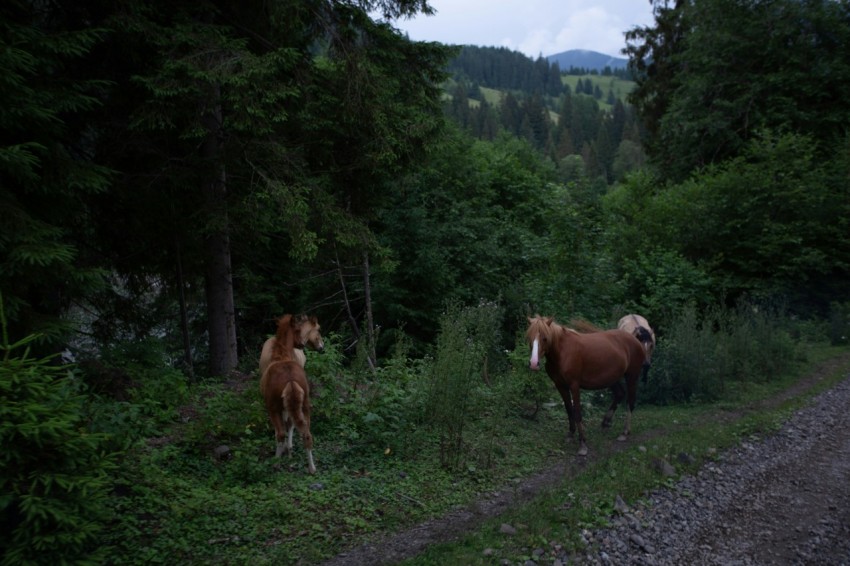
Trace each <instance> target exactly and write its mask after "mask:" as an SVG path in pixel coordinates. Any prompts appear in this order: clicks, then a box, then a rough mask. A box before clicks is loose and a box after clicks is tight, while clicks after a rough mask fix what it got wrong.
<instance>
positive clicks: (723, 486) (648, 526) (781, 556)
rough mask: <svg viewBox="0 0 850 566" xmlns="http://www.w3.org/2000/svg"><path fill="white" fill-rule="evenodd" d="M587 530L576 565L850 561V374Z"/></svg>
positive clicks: (832, 563) (846, 563) (829, 562)
mask: <svg viewBox="0 0 850 566" xmlns="http://www.w3.org/2000/svg"><path fill="white" fill-rule="evenodd" d="M586 538H587V539H588V542H589V543H590V545H589V549H590V551H589V552H588V553H587V554H585V555H584V556H581V557H572V558H573V559H572V560H571V561H570V563H573V564H647V565H650V564H651V565H668V564H669V565H679V564H683V565H684V564H687V565H691V564H693V565H697V564H699V565H718V566H719V565H723V566H727V565H733V564H735V565H742V566H743V565H762V564H764V565H767V564H818V565H820V564H824V565H827V564H828V565H840V564H844V565H850V377H848V378H845V379H844V380H843V381H842V382H841V383H840V384H838V385H837V386H836V387H834V388H832V389H830V390H827V391H825V392H823V393H821V394H820V395H818V396H817V397H816V398H815V399H814V400H813V402H812V403H811V404H810V405H808V406H806V407H805V408H803V409H801V410H799V411H798V412H797V413H796V414H795V415H794V416H793V417H792V418H791V419H789V420H788V421H787V422H786V423H785V425H784V426H783V427H782V429H781V430H780V431H779V433H777V434H775V435H773V436H770V437H769V438H767V439H764V440H761V441H759V442H745V443H743V444H741V445H740V446H738V447H736V448H734V449H731V450H729V451H726V452H724V453H722V454H721V455H720V457H719V458H718V459H717V461H716V462H713V463H711V464H708V465H706V466H704V467H703V468H702V469H701V470H700V472H699V473H698V474H697V475H696V476H690V477H685V478H682V479H681V480H680V481H679V482H678V483H677V484H676V485H675V487H673V488H671V489H663V490H657V491H655V492H653V493H652V494H651V496H650V497H649V498H648V501H646V502H645V503H642V504H640V505H637V506H635V507H634V508H632V509H628V510H625V512H623V513H621V514H619V515H618V516H617V517H616V518H614V519H613V520H612V525H611V528H608V529H605V530H601V531H597V532H594V533H589V534H588V536H587V537H586ZM565 558H566V557H565ZM562 563H567V562H566V560H563V561H562Z"/></svg>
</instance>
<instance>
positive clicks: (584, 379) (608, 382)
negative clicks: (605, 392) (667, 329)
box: [526, 316, 646, 456]
mask: <svg viewBox="0 0 850 566" xmlns="http://www.w3.org/2000/svg"><path fill="white" fill-rule="evenodd" d="M526 338H527V339H528V343H529V345H530V346H531V359H530V360H529V367H530V368H531V369H532V370H538V369H540V358H542V357H544V356H545V357H546V373H547V374H549V378H550V379H551V380H552V382H553V383H554V384H555V388H557V390H558V393H560V394H561V399H563V400H564V408H565V409H566V410H567V417H568V418H569V421H570V435H571V436H572V435H574V434H575V431H576V426H578V438H579V451H578V454H579V456H585V455H586V454H587V443H586V440H585V436H584V424H583V423H582V416H581V390H582V389H604V388H606V387H611V389H612V391H613V393H614V401H613V403H612V404H611V407H610V408H609V409H608V412H607V413H606V414H605V418H604V419H603V420H602V426H603V427H608V426H611V420H612V419H613V417H614V411H615V410H616V409H617V404H618V403H619V402H621V401H622V400H623V396H624V391H623V385H622V383H621V382H620V380H621V379H622V378H623V377H624V376H625V378H626V389H627V391H628V404H629V411H628V413H626V426H625V429H624V430H623V434H622V435H620V437H619V438H618V439H617V440H621V441H622V440H625V439H626V437H628V435H629V433H630V432H631V417H632V411H634V410H635V400H636V396H637V386H638V378H639V377H640V372H641V368H642V366H643V362H644V360H645V359H646V353H645V352H644V349H643V346H641V344H640V342H638V340H637V338H635V337H634V336H632V335H631V334H629V333H628V332H624V331H622V330H605V331H602V332H592V333H589V334H580V333H579V332H576V331H575V330H573V329H571V328H566V327H564V326H561V325H560V324H557V323H556V322H554V321H553V319H552V317H545V318H544V317H540V316H535V317H534V318H529V319H528V331H527V332H526Z"/></svg>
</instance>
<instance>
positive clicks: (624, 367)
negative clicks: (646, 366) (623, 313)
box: [581, 329, 646, 386]
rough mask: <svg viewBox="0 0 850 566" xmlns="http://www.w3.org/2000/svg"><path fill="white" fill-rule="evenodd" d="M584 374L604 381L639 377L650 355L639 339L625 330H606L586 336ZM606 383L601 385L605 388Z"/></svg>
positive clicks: (582, 357)
mask: <svg viewBox="0 0 850 566" xmlns="http://www.w3.org/2000/svg"><path fill="white" fill-rule="evenodd" d="M581 338H582V348H581V360H582V362H581V363H582V371H583V373H585V374H587V375H597V376H599V377H600V378H603V376H604V377H605V378H608V379H620V378H621V377H623V375H629V376H631V375H635V376H636V375H638V374H639V373H640V371H641V369H642V367H643V362H644V359H645V357H646V352H645V351H644V349H643V346H641V343H640V342H639V341H638V339H637V338H635V337H634V336H632V335H631V334H629V333H628V332H626V331H624V330H619V329H615V330H606V331H603V332H595V333H593V334H584V335H582V337H581ZM603 385H604V384H600V386H603Z"/></svg>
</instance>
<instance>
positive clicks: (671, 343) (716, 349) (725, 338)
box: [641, 303, 798, 404]
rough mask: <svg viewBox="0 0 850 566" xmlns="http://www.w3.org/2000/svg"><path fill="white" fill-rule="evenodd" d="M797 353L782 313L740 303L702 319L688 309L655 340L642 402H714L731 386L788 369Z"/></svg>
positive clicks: (767, 378)
mask: <svg viewBox="0 0 850 566" xmlns="http://www.w3.org/2000/svg"><path fill="white" fill-rule="evenodd" d="M797 356H798V349H797V345H796V343H795V342H794V340H793V339H792V338H791V334H790V332H789V331H788V330H787V328H786V325H785V317H784V316H783V313H782V311H781V310H779V309H776V308H771V307H763V306H757V305H753V304H749V303H742V304H740V305H739V306H738V307H737V308H734V309H728V308H715V309H709V310H707V311H705V312H703V313H702V314H701V315H700V313H698V312H697V311H696V309H695V308H694V307H693V306H688V307H686V308H685V309H684V310H683V311H682V312H681V314H680V315H679V316H678V317H676V318H675V319H674V320H673V321H672V323H671V324H670V325H669V327H667V328H665V330H664V333H663V335H662V336H661V337H660V338H659V341H658V346H657V348H656V353H655V355H654V356H653V365H652V369H651V370H650V374H649V380H648V383H647V384H645V385H643V386H642V394H641V398H642V399H643V400H645V401H648V402H651V403H658V404H668V403H676V402H699V401H713V400H717V399H719V398H721V397H722V396H723V395H724V394H725V393H727V392H728V390H729V386H730V384H734V383H764V382H767V381H770V380H772V379H775V378H777V377H778V376H781V375H784V374H785V373H787V372H788V371H790V370H791V368H792V365H793V363H794V362H795V360H796V359H797Z"/></svg>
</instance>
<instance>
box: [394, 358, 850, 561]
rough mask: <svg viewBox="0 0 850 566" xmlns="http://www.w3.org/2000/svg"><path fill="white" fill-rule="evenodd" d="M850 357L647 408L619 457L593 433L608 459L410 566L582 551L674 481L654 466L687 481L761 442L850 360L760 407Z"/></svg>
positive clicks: (570, 471)
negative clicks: (732, 451)
mask: <svg viewBox="0 0 850 566" xmlns="http://www.w3.org/2000/svg"><path fill="white" fill-rule="evenodd" d="M846 353H847V350H846V348H845V349H839V348H832V347H820V348H816V349H813V350H812V351H811V352H810V357H809V362H808V363H806V364H805V366H804V367H803V366H801V368H800V370H799V371H798V372H797V373H795V374H794V375H793V376H790V377H786V378H783V379H780V380H777V381H774V382H772V383H770V384H761V385H759V386H758V387H749V388H747V391H746V392H745V393H744V394H743V395H740V396H739V395H735V397H734V399H733V398H731V396H730V397H727V398H726V399H724V400H722V401H720V402H718V403H714V404H710V405H694V406H687V405H685V406H668V407H656V406H640V407H639V408H638V409H637V410H636V411H635V417H634V419H633V423H632V424H633V436H632V438H630V439H629V440H628V441H627V443H628V446H626V447H625V449H623V450H622V451H619V452H614V451H611V450H610V448H611V445H612V444H614V442H612V441H611V440H610V439H607V440H605V439H603V438H600V436H602V433H595V434H594V433H593V432H594V429H593V428H592V427H591V433H592V434H590V435H589V438H588V443H589V444H590V445H591V450H592V451H593V450H596V451H597V452H600V451H601V452H607V453H606V454H603V455H601V456H600V455H597V457H595V458H593V457H591V458H589V459H588V462H586V463H584V464H579V463H577V457H573V456H571V455H568V456H567V458H568V464H567V468H566V469H567V473H565V478H564V481H563V483H562V485H559V486H557V487H555V488H553V489H551V490H548V491H547V492H545V493H543V494H541V495H539V496H538V497H536V498H535V499H534V500H533V501H530V502H528V503H526V504H523V505H521V506H518V507H516V508H514V509H512V510H511V511H509V512H507V513H505V514H503V515H502V516H500V517H497V518H494V519H492V520H489V521H487V522H486V523H485V524H484V525H482V527H481V528H480V529H477V530H476V531H475V532H472V533H469V534H468V535H467V536H465V537H464V538H463V539H461V540H460V541H458V542H456V543H451V544H441V545H434V546H432V547H430V548H429V549H428V550H427V551H426V552H424V553H423V554H421V555H420V556H417V557H416V558H414V559H411V560H408V561H405V562H404V564H406V565H408V566H414V565H437V564H469V565H475V564H493V563H497V562H498V561H500V560H503V559H506V560H508V561H509V562H511V563H517V562H521V561H524V560H526V559H528V558H530V557H531V553H532V551H533V550H534V549H535V548H542V549H544V550H546V551H549V550H550V549H552V548H556V547H562V548H567V549H569V550H572V551H576V552H577V551H580V550H581V549H582V543H581V542H580V541H579V535H580V533H581V530H582V529H590V528H595V527H601V526H604V525H605V524H606V520H607V517H609V516H610V514H611V512H612V510H613V504H614V500H615V498H616V496H618V495H619V496H620V497H622V498H623V499H624V500H625V501H626V502H627V503H628V504H629V505H632V504H633V503H634V502H635V501H637V500H639V499H641V498H643V497H645V496H646V494H647V493H648V492H649V491H650V490H652V489H653V488H656V487H658V486H663V485H665V484H669V483H671V482H673V481H674V479H672V478H670V479H665V478H663V477H661V475H660V474H659V472H657V471H656V470H655V468H654V467H653V465H652V462H653V459H656V458H663V459H665V460H667V461H668V462H670V463H671V464H673V465H674V466H675V467H676V469H677V473H678V474H680V475H681V474H687V473H692V472H694V471H696V470H697V469H698V468H699V466H701V465H702V464H703V463H705V462H706V461H708V460H711V459H713V458H715V457H716V455H717V454H718V452H719V451H721V450H723V449H726V448H729V447H731V446H734V445H736V444H738V443H739V442H741V441H742V440H758V439H759V438H762V437H763V436H765V435H767V434H770V433H771V432H774V431H776V430H778V428H779V427H780V426H781V425H782V423H783V422H784V421H785V420H786V419H787V418H788V416H789V415H790V414H791V413H792V412H793V410H795V409H797V408H799V407H800V406H802V404H803V403H804V402H805V400H806V399H808V398H810V397H811V396H813V395H815V394H816V393H818V392H820V391H822V390H824V389H825V388H828V387H829V386H831V385H833V384H835V383H836V382H838V381H839V380H840V379H843V378H844V377H846V375H847V371H848V369H850V362H848V361H847V358H846V357H845V358H843V359H844V363H843V364H842V365H841V366H840V367H837V368H836V369H835V370H834V371H832V372H831V373H830V374H828V375H826V376H825V377H824V379H822V380H821V381H820V382H819V383H818V384H817V385H815V386H814V387H812V388H810V389H809V390H807V391H806V393H805V394H804V395H802V396H796V397H795V396H792V397H790V398H788V399H787V400H785V401H784V402H781V403H778V404H776V405H775V406H771V407H770V408H767V409H765V408H763V407H761V406H758V407H756V406H754V403H756V402H757V401H761V400H764V399H768V398H770V397H771V396H774V395H777V394H779V393H781V392H782V391H784V390H786V389H787V388H788V387H790V386H792V385H793V384H794V383H795V382H796V381H798V380H799V379H800V378H801V377H802V376H805V375H807V374H808V373H809V372H811V371H812V369H813V368H814V367H815V366H816V365H817V364H818V363H821V362H823V361H825V360H828V359H831V358H835V357H836V356H838V355H840V354H846ZM615 426H616V424H615ZM596 430H598V429H596ZM680 453H685V454H688V455H689V456H690V457H691V458H692V463H690V464H682V463H680V462H679V461H678V460H677V456H678V455H679V454H680ZM502 523H508V524H511V525H513V526H514V527H516V528H517V530H518V532H517V534H516V535H514V536H506V535H504V534H501V533H500V532H499V527H500V525H501V524H502ZM485 549H491V554H489V555H487V556H485V555H484V550H485Z"/></svg>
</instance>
